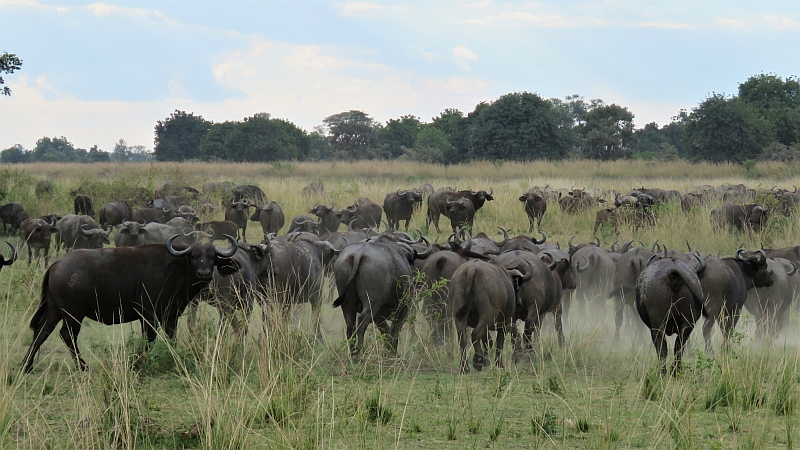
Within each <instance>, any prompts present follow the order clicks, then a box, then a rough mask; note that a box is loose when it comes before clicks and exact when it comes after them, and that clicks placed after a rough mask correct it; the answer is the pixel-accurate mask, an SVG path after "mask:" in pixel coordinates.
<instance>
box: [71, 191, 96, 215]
mask: <svg viewBox="0 0 800 450" xmlns="http://www.w3.org/2000/svg"><path fill="white" fill-rule="evenodd" d="M73 203H74V206H75V215H77V216H80V215H84V216H89V217H91V218H94V208H93V207H92V197H89V196H88V195H85V194H80V195H77V196H75V201H74V202H73Z"/></svg>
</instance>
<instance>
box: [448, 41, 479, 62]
mask: <svg viewBox="0 0 800 450" xmlns="http://www.w3.org/2000/svg"><path fill="white" fill-rule="evenodd" d="M453 56H454V57H455V58H456V59H459V60H463V61H473V60H476V59H478V55H476V54H475V52H473V51H472V50H470V49H468V48H467V47H464V46H463V45H459V46H458V47H456V48H454V49H453Z"/></svg>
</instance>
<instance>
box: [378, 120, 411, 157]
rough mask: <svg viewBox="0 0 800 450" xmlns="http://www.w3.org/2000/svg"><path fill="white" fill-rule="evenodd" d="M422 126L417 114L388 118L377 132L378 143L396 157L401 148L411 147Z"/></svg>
mask: <svg viewBox="0 0 800 450" xmlns="http://www.w3.org/2000/svg"><path fill="white" fill-rule="evenodd" d="M421 128H422V123H420V121H419V118H418V117H417V116H412V115H408V116H402V117H400V118H399V119H389V121H388V122H386V126H385V127H383V128H381V129H380V131H379V132H378V143H379V144H381V145H382V146H384V148H385V149H386V150H387V151H388V152H389V153H390V154H391V155H392V157H394V158H396V157H398V156H400V155H402V154H403V148H411V147H413V146H414V141H415V140H416V139H417V135H418V134H419V132H420V129H421Z"/></svg>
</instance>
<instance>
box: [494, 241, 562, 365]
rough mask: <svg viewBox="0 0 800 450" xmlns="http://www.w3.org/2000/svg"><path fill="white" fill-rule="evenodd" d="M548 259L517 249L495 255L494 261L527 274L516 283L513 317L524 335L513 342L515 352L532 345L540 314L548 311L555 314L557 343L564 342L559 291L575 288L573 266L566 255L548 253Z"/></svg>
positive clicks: (535, 337) (537, 330) (535, 336)
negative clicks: (520, 323) (517, 287)
mask: <svg viewBox="0 0 800 450" xmlns="http://www.w3.org/2000/svg"><path fill="white" fill-rule="evenodd" d="M549 259H550V260H551V261H552V262H551V263H549V264H548V263H545V262H544V261H542V259H541V258H539V256H537V255H534V254H533V253H530V252H526V251H520V250H513V251H510V252H505V253H503V254H501V255H500V256H498V257H497V260H496V261H497V263H498V264H500V265H501V266H503V267H505V268H506V269H508V270H512V269H516V270H518V271H519V272H520V273H525V274H528V276H529V279H528V280H525V281H523V282H522V283H521V284H520V286H519V304H518V305H517V308H516V313H515V318H516V320H521V321H523V322H524V323H525V333H524V336H525V339H524V342H519V341H518V342H516V343H515V344H516V345H515V352H514V353H515V354H520V353H521V352H522V351H523V350H524V349H532V348H534V344H536V342H537V341H538V337H539V329H540V326H541V320H542V317H544V315H545V314H547V313H549V312H550V313H553V314H554V316H555V320H554V324H555V329H556V333H557V335H558V344H559V345H560V346H562V347H563V346H564V344H565V338H564V330H563V326H562V321H561V313H562V305H561V293H562V290H563V289H575V287H576V284H575V269H574V268H573V267H572V263H571V262H570V261H569V260H568V259H566V258H561V259H559V258H555V256H553V255H552V253H551V254H550V258H549Z"/></svg>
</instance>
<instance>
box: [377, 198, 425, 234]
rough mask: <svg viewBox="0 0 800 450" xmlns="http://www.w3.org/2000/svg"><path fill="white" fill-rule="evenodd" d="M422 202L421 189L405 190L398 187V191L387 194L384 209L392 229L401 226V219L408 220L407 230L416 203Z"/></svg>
mask: <svg viewBox="0 0 800 450" xmlns="http://www.w3.org/2000/svg"><path fill="white" fill-rule="evenodd" d="M418 203H419V204H422V191H421V190H419V189H412V190H408V191H407V190H405V189H398V190H397V191H396V192H390V193H388V194H386V198H384V199H383V211H384V212H385V213H386V221H387V222H389V229H390V230H397V229H399V228H400V221H401V220H405V221H406V231H408V222H410V221H411V215H412V214H413V213H414V205H416V204H418Z"/></svg>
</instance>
